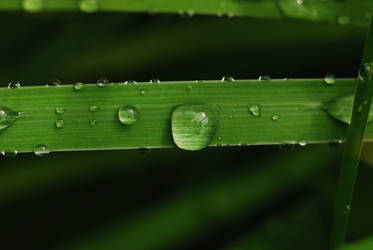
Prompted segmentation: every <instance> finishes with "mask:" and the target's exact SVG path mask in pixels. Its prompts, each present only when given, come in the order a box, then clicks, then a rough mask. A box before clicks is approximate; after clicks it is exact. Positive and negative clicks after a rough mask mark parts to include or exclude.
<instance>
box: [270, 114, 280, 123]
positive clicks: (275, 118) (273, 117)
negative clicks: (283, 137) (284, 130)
mask: <svg viewBox="0 0 373 250" xmlns="http://www.w3.org/2000/svg"><path fill="white" fill-rule="evenodd" d="M271 119H272V121H278V119H280V115H278V114H274V115H272V116H271Z"/></svg>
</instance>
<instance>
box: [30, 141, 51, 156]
mask: <svg viewBox="0 0 373 250" xmlns="http://www.w3.org/2000/svg"><path fill="white" fill-rule="evenodd" d="M33 151H34V154H35V155H37V156H44V155H47V154H49V153H50V151H49V149H48V147H47V146H46V145H44V144H38V145H36V146H35V147H34V150H33Z"/></svg>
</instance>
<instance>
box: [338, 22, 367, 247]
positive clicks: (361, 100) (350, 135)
mask: <svg viewBox="0 0 373 250" xmlns="http://www.w3.org/2000/svg"><path fill="white" fill-rule="evenodd" d="M372 24H373V22H372V23H371V25H370V28H369V31H368V36H367V40H366V44H365V49H364V54H363V59H362V65H364V64H365V63H371V62H372V61H373V25H372ZM372 95H373V78H372V73H371V71H369V73H368V77H367V78H366V79H364V80H360V81H359V83H358V85H357V89H356V94H355V100H354V105H353V110H352V116H351V123H350V126H349V128H348V132H347V140H346V147H345V152H344V155H343V160H342V168H341V172H340V176H339V180H338V187H337V193H336V200H335V207H334V215H333V216H334V218H333V225H332V232H331V248H332V249H335V248H337V247H340V246H341V245H342V244H343V243H344V239H345V235H346V232H347V227H348V219H349V214H350V209H351V202H352V196H353V191H354V186H355V179H356V175H357V171H358V166H359V160H360V154H361V149H362V144H363V139H364V135H365V129H366V126H367V121H368V114H369V110H370V104H371V100H372Z"/></svg>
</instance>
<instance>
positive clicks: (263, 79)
mask: <svg viewBox="0 0 373 250" xmlns="http://www.w3.org/2000/svg"><path fill="white" fill-rule="evenodd" d="M269 80H271V78H270V77H269V76H268V75H261V76H259V81H269Z"/></svg>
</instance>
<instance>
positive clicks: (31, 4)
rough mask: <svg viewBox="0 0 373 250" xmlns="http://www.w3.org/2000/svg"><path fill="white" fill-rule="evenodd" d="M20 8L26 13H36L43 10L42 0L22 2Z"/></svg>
mask: <svg viewBox="0 0 373 250" xmlns="http://www.w3.org/2000/svg"><path fill="white" fill-rule="evenodd" d="M22 8H23V9H24V10H25V11H28V12H38V11H41V10H43V8H44V0H23V2H22Z"/></svg>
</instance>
